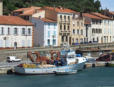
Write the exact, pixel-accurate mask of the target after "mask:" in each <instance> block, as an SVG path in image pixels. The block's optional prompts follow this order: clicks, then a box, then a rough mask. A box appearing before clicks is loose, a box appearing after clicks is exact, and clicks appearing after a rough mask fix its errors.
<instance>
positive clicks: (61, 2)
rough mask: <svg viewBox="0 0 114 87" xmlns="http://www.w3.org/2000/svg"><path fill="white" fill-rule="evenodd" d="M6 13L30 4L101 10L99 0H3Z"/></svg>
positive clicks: (88, 10)
mask: <svg viewBox="0 0 114 87" xmlns="http://www.w3.org/2000/svg"><path fill="white" fill-rule="evenodd" d="M3 3H4V14H5V15H7V14H9V13H11V11H13V10H15V9H18V8H24V7H29V6H41V7H43V6H55V7H57V6H63V7H65V8H70V9H72V10H75V11H79V12H92V11H95V12H96V11H100V7H101V3H100V1H99V0H3Z"/></svg>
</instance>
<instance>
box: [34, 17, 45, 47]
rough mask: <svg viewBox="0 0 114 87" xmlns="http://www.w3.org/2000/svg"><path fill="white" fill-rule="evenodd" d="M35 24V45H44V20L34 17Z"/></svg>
mask: <svg viewBox="0 0 114 87" xmlns="http://www.w3.org/2000/svg"><path fill="white" fill-rule="evenodd" d="M32 23H33V24H34V46H44V22H42V21H41V20H40V19H36V18H32Z"/></svg>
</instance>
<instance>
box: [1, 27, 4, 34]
mask: <svg viewBox="0 0 114 87" xmlns="http://www.w3.org/2000/svg"><path fill="white" fill-rule="evenodd" d="M1 34H2V35H4V28H3V27H2V30H1Z"/></svg>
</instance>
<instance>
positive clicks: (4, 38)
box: [3, 37, 7, 48]
mask: <svg viewBox="0 0 114 87" xmlns="http://www.w3.org/2000/svg"><path fill="white" fill-rule="evenodd" d="M3 40H4V41H5V48H6V40H7V37H3Z"/></svg>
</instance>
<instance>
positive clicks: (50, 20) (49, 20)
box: [33, 17, 57, 23]
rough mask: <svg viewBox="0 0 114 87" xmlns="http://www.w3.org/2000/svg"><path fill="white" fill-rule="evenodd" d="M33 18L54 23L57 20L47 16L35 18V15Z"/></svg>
mask: <svg viewBox="0 0 114 87" xmlns="http://www.w3.org/2000/svg"><path fill="white" fill-rule="evenodd" d="M33 18H35V19H39V20H42V21H44V22H50V23H55V22H57V21H55V20H52V19H47V18H37V17H33Z"/></svg>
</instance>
